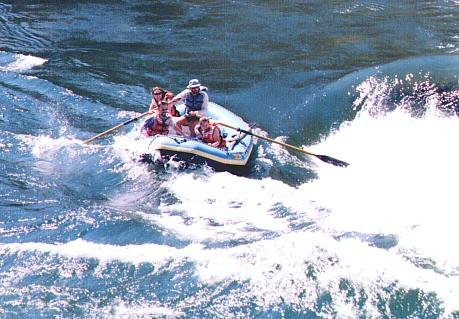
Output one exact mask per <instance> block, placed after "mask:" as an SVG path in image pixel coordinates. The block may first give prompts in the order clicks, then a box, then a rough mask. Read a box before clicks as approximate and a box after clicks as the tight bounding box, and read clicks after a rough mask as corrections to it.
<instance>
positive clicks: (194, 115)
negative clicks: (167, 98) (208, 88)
mask: <svg viewBox="0 0 459 319" xmlns="http://www.w3.org/2000/svg"><path fill="white" fill-rule="evenodd" d="M178 101H184V102H185V115H183V116H182V117H181V118H180V119H179V120H178V121H177V122H176V123H175V126H174V128H175V130H176V131H177V132H178V133H180V134H182V135H184V134H183V131H182V126H188V127H189V129H190V136H192V137H193V136H194V135H195V133H194V127H195V126H196V124H198V122H199V118H200V117H203V116H207V106H208V104H209V96H208V95H207V93H206V92H204V91H203V90H201V83H200V82H199V80H198V79H192V80H190V82H188V86H187V87H186V90H184V91H182V92H180V93H179V94H177V95H176V96H175V97H174V98H173V99H172V101H171V102H172V103H175V102H178Z"/></svg>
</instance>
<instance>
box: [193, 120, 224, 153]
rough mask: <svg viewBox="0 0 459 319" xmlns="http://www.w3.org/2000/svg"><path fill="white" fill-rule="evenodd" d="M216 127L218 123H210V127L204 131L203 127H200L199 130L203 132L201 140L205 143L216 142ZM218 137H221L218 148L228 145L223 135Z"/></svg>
mask: <svg viewBox="0 0 459 319" xmlns="http://www.w3.org/2000/svg"><path fill="white" fill-rule="evenodd" d="M216 129H217V126H216V124H209V128H208V129H207V130H205V131H202V129H201V128H199V132H201V135H202V137H201V140H202V141H203V142H204V143H215V141H214V140H213V136H214V131H215V130H216ZM218 138H219V139H220V142H219V144H218V145H217V146H216V147H218V148H220V147H225V146H226V141H225V139H224V138H223V137H222V136H221V135H219V136H218Z"/></svg>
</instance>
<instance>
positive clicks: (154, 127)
mask: <svg viewBox="0 0 459 319" xmlns="http://www.w3.org/2000/svg"><path fill="white" fill-rule="evenodd" d="M169 105H170V104H168V103H167V102H164V103H161V104H160V106H159V107H158V108H157V109H156V111H155V114H154V115H153V116H152V117H150V118H148V119H146V120H145V122H144V123H143V125H142V127H141V128H140V132H141V133H142V132H143V131H145V135H146V136H155V135H169V131H170V129H171V128H172V126H173V122H172V116H171V114H170V111H169Z"/></svg>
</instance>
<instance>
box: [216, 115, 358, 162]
mask: <svg viewBox="0 0 459 319" xmlns="http://www.w3.org/2000/svg"><path fill="white" fill-rule="evenodd" d="M218 124H220V125H222V126H226V127H229V128H232V129H233V130H236V131H239V132H243V133H246V134H250V135H252V136H255V137H258V138H259V139H262V140H266V141H269V142H271V143H274V144H278V145H282V146H284V147H287V148H291V149H294V150H296V151H298V152H301V153H304V154H307V155H310V156H315V157H317V158H318V159H320V160H321V161H323V162H326V163H329V164H332V165H335V166H341V167H346V166H348V165H349V164H348V163H346V162H344V161H341V160H339V159H336V158H333V157H331V156H327V155H317V154H314V153H311V152H308V151H305V150H304V149H302V148H299V147H296V146H293V145H290V144H287V143H283V142H279V141H276V140H274V139H272V138H269V137H265V136H262V135H258V134H256V133H253V132H249V131H247V130H243V129H241V128H238V127H234V126H231V125H229V124H225V123H220V122H219V123H218Z"/></svg>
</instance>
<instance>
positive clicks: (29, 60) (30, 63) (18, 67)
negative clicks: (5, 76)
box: [0, 54, 48, 72]
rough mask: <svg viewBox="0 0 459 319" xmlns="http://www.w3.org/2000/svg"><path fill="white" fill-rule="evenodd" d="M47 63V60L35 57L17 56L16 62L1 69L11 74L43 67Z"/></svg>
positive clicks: (0, 68)
mask: <svg viewBox="0 0 459 319" xmlns="http://www.w3.org/2000/svg"><path fill="white" fill-rule="evenodd" d="M46 62H48V60H47V59H43V58H40V57H36V56H33V55H23V54H16V55H15V60H14V61H13V62H11V63H9V64H8V65H6V66H2V67H0V70H1V71H10V72H21V71H27V70H30V69H32V68H34V67H36V66H40V65H43V64H45V63H46Z"/></svg>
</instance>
